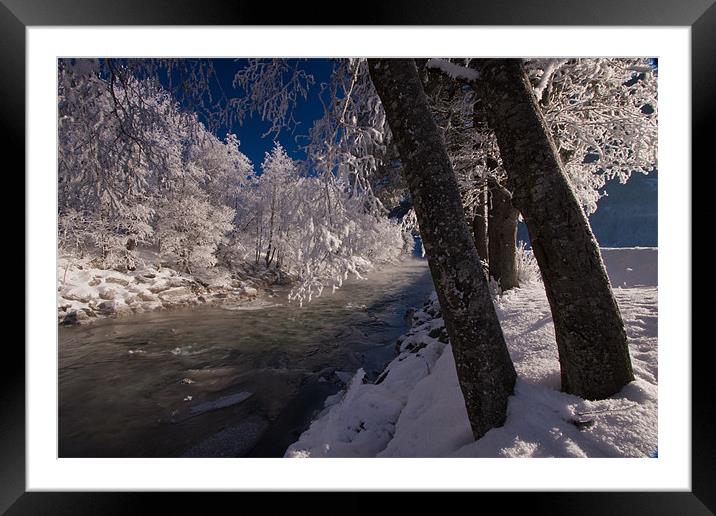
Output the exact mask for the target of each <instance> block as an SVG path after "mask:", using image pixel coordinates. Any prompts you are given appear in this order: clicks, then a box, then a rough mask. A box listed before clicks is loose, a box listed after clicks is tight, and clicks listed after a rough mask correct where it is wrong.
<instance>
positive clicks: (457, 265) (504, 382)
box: [368, 59, 516, 439]
mask: <svg viewBox="0 0 716 516" xmlns="http://www.w3.org/2000/svg"><path fill="white" fill-rule="evenodd" d="M368 64H369V70H370V75H371V78H372V80H373V84H374V85H375V88H376V90H377V92H378V95H379V96H380V98H381V101H382V103H383V107H384V108H385V111H386V115H387V119H388V123H389V125H390V128H391V131H392V133H393V137H394V139H395V142H396V145H397V148H398V151H399V153H400V158H401V161H402V164H403V175H404V177H405V180H406V182H407V184H408V188H409V189H410V194H411V197H412V200H413V204H414V207H415V214H416V215H417V218H418V224H419V226H420V234H421V237H422V241H423V245H424V246H425V250H426V253H427V256H428V263H429V265H430V272H431V274H432V277H433V282H434V284H435V290H436V291H437V295H438V300H439V301H440V306H441V309H442V315H443V319H444V320H445V327H446V329H447V332H448V336H449V338H450V343H451V345H452V351H453V355H454V357H455V365H456V367H457V376H458V380H459V383H460V388H461V390H462V393H463V396H464V398H465V407H466V409H467V414H468V418H469V420H470V425H471V426H472V431H473V434H474V436H475V438H476V439H479V438H480V437H482V436H483V435H484V434H485V433H486V432H487V431H488V430H490V429H491V428H494V427H497V426H501V425H502V424H504V422H505V418H506V411H507V399H508V397H509V396H510V395H511V394H512V393H513V390H514V384H515V379H516V375H515V369H514V366H513V364H512V360H511V359H510V355H509V353H508V351H507V346H506V344H505V339H504V336H503V334H502V328H501V327H500V323H499V321H498V319H497V314H496V313H495V307H494V305H493V303H492V298H491V297H490V292H489V289H488V285H487V278H486V277H485V275H484V273H483V271H482V268H481V266H480V261H479V257H478V254H477V250H476V249H475V243H474V241H473V239H472V235H471V233H470V230H469V227H468V225H467V222H466V220H465V213H464V211H463V207H462V200H461V198H460V191H459V189H458V184H457V179H456V178H455V174H454V173H453V170H452V167H451V165H450V160H449V159H448V155H447V152H446V150H445V146H444V144H443V143H442V140H441V138H440V133H439V130H438V127H437V126H436V124H435V121H434V120H433V118H432V115H431V113H430V109H429V106H428V102H427V99H426V97H425V93H424V91H423V87H422V84H421V82H420V79H419V77H418V72H417V69H416V66H415V62H414V61H413V60H412V59H369V60H368Z"/></svg>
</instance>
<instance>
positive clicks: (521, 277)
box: [516, 241, 541, 286]
mask: <svg viewBox="0 0 716 516" xmlns="http://www.w3.org/2000/svg"><path fill="white" fill-rule="evenodd" d="M516 262H517V283H518V284H519V285H520V286H524V285H529V284H530V283H534V282H535V281H541V277H540V272H539V266H538V265H537V260H536V259H535V257H534V253H533V252H532V250H531V249H527V248H526V245H525V243H524V242H522V241H520V242H519V243H518V244H517V253H516Z"/></svg>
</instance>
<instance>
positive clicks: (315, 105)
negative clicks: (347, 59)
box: [212, 59, 332, 170]
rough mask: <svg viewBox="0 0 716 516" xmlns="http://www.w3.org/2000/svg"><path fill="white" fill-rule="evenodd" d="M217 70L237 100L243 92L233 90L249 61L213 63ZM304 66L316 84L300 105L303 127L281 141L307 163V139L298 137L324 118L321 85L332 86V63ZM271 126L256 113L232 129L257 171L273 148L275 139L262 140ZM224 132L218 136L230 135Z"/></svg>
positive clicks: (283, 135) (304, 63) (297, 112)
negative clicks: (320, 97)
mask: <svg viewBox="0 0 716 516" xmlns="http://www.w3.org/2000/svg"><path fill="white" fill-rule="evenodd" d="M212 61H213V62H214V68H215V69H216V72H217V75H218V79H219V80H220V81H221V83H222V87H223V88H224V91H225V92H226V94H227V96H229V97H236V96H239V95H240V94H241V92H240V91H239V90H237V89H235V88H234V87H233V84H232V83H233V80H234V75H235V73H236V71H237V70H240V69H241V68H242V67H243V66H245V65H246V61H247V60H245V59H213V60H212ZM300 66H301V67H302V68H303V69H304V70H306V71H308V72H309V73H311V74H312V75H313V76H314V78H315V80H316V82H315V84H314V85H313V86H312V87H311V88H310V90H309V95H308V98H307V99H306V100H305V101H303V99H301V101H300V102H299V104H298V105H297V106H296V110H295V112H294V113H295V115H294V117H295V119H296V120H298V121H300V125H299V126H298V127H297V128H296V130H295V131H294V133H293V134H291V133H289V132H288V131H283V132H282V133H281V134H280V135H279V137H278V141H279V142H280V143H281V145H283V147H284V148H285V149H286V151H287V152H288V153H289V155H290V156H291V157H293V158H294V159H301V160H302V159H305V157H306V155H305V153H304V152H303V151H302V150H301V149H300V148H299V146H300V145H303V144H305V143H306V140H305V139H302V138H299V141H298V144H297V142H296V136H299V135H307V134H308V132H309V131H310V129H311V126H312V125H313V121H314V120H316V119H317V118H320V117H321V116H322V115H323V107H322V105H321V103H320V101H319V99H318V93H319V91H320V84H321V82H328V80H329V78H330V72H331V66H332V65H331V62H330V60H328V59H306V60H301V62H300ZM270 126H271V124H270V122H266V121H261V117H260V115H258V114H256V113H254V114H253V115H252V116H250V117H247V118H246V119H245V120H244V122H243V124H242V125H239V124H238V123H235V124H234V125H233V126H232V127H231V128H228V129H230V130H231V132H233V133H235V134H236V135H237V136H238V137H239V140H240V142H241V146H240V150H241V152H243V153H244V154H246V155H247V156H248V157H249V159H250V160H251V162H252V163H253V164H254V166H255V167H256V169H257V170H258V168H259V167H260V165H261V162H262V161H263V159H264V153H265V152H267V151H270V150H271V148H273V145H274V143H273V141H274V138H275V135H273V134H272V135H269V136H266V137H262V135H263V134H264V133H265V132H266V131H267V130H268V129H269V127H270ZM226 129H227V128H224V129H223V130H222V131H220V132H219V134H218V136H220V137H222V138H223V136H224V135H225V133H226Z"/></svg>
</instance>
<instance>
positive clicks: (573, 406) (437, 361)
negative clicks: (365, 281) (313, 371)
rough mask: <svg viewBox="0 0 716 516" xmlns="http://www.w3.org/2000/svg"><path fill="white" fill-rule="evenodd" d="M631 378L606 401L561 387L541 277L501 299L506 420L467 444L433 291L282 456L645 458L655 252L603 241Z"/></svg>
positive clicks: (652, 429) (649, 438)
mask: <svg viewBox="0 0 716 516" xmlns="http://www.w3.org/2000/svg"><path fill="white" fill-rule="evenodd" d="M602 252H603V256H604V261H605V264H606V265H607V267H608V270H609V275H610V278H611V281H612V284H613V285H614V293H615V296H616V298H617V301H618V303H619V307H620V310H621V313H622V317H623V319H624V322H625V324H626V328H627V334H628V336H629V348H630V352H631V358H632V364H633V368H634V373H635V376H636V380H635V381H634V382H632V383H630V384H629V385H627V386H626V387H625V388H624V389H622V390H621V391H620V392H619V393H618V394H616V395H614V396H612V397H611V398H609V399H607V400H602V401H586V400H583V399H581V398H578V397H576V396H572V395H569V394H565V393H562V392H560V391H559V388H560V375H559V362H558V359H557V350H556V344H555V341H554V328H553V324H552V319H551V314H550V310H549V305H548V302H547V299H546V296H545V294H544V290H543V287H542V284H541V283H538V282H536V283H534V284H531V285H528V286H526V287H523V288H520V289H515V290H512V291H509V292H507V293H506V294H504V295H502V296H500V297H498V299H497V300H496V308H497V313H498V316H499V318H500V320H501V322H502V327H503V331H504V333H505V338H506V340H507V344H508V347H509V350H510V354H511V356H512V360H513V361H514V363H515V368H516V370H517V373H518V380H517V384H516V387H515V395H514V396H512V397H511V398H510V402H509V407H508V416H507V421H506V423H505V425H504V426H503V427H501V428H496V429H493V430H491V431H490V432H488V433H487V434H486V435H485V437H483V438H482V439H480V440H478V441H474V440H473V437H472V433H471V430H470V426H469V423H468V419H467V414H466V412H465V408H464V402H463V398H462V394H461V392H460V389H459V386H458V380H457V375H456V372H455V363H454V360H453V356H452V351H451V348H450V344H449V343H448V339H447V335H446V332H445V329H444V324H443V320H442V319H441V317H440V311H439V305H438V303H437V300H436V298H435V296H434V295H433V297H432V298H431V300H430V301H429V302H427V303H426V304H425V305H424V306H423V307H422V309H420V310H418V311H417V312H416V313H415V314H414V315H413V322H412V328H411V329H410V330H409V331H408V332H407V333H406V334H405V335H403V336H402V337H401V338H400V339H399V340H398V356H397V357H396V358H395V359H394V360H393V361H392V362H390V364H389V365H388V366H387V367H386V368H385V370H384V372H383V373H382V374H381V375H380V376H379V377H378V378H377V379H376V381H375V382H374V383H364V382H365V381H366V380H365V379H364V378H365V375H364V373H363V371H362V370H359V371H358V373H357V374H356V375H355V376H354V377H353V379H352V380H351V381H350V383H349V385H348V387H347V389H346V390H345V391H341V392H340V393H338V394H337V395H335V396H332V397H330V398H329V399H327V400H326V404H325V409H324V410H323V411H322V412H321V413H320V414H319V415H318V417H317V418H316V419H315V420H314V421H313V423H312V424H311V427H310V428H309V429H308V430H307V431H305V432H304V433H303V434H302V435H301V436H300V438H299V439H298V441H297V442H295V443H294V444H292V445H291V446H290V447H289V448H288V450H287V451H286V456H287V457H416V456H418V457H645V456H650V455H651V454H652V453H653V452H654V451H655V449H656V447H657V380H658V366H657V320H658V311H657V298H658V295H657V294H658V287H657V284H658V282H657V263H656V260H657V250H656V248H632V249H603V250H602Z"/></svg>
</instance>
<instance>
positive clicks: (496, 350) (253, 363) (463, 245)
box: [57, 58, 658, 457]
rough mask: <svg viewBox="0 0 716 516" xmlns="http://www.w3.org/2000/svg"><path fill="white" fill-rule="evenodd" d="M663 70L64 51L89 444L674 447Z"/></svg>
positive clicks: (65, 171) (61, 245) (68, 412)
mask: <svg viewBox="0 0 716 516" xmlns="http://www.w3.org/2000/svg"><path fill="white" fill-rule="evenodd" d="M657 79H658V63H657V61H656V60H655V59H650V58H552V59H546V58H540V59H485V58H472V59H470V58H440V59H439V58H431V59H363V58H361V59H358V58H351V59H348V58H345V59H343V58H334V59H320V60H318V59H279V58H275V59H236V60H233V59H232V60H228V59H121V58H113V59H109V58H98V59H70V58H68V59H60V60H58V142H59V147H58V170H57V173H58V183H57V186H58V241H57V243H58V257H59V258H58V284H57V295H58V322H59V324H60V344H59V353H60V386H59V387H60V401H59V408H60V416H59V417H60V421H59V429H60V443H59V444H60V455H61V456H184V457H191V456H228V457H237V456H286V457H316V456H334V457H374V456H383V457H407V456H423V457H441V456H472V457H500V456H504V457H530V456H532V457H540V456H551V457H565V456H580V457H624V456H656V453H657V451H656V450H657V421H656V414H657V399H656V393H657V363H656V356H657V346H656V344H657V335H656V326H657V305H656V298H657V283H656V256H657V249H656V248H655V247H652V248H643V247H634V246H635V245H639V244H638V243H632V244H631V247H630V246H629V244H628V243H627V244H626V245H625V246H624V247H622V248H619V249H615V248H605V247H600V244H599V242H598V241H597V239H596V238H595V236H594V234H595V232H593V230H592V228H591V226H590V216H592V215H593V214H595V213H598V211H599V209H600V206H601V205H602V202H603V201H604V200H605V196H606V188H607V186H609V187H610V188H612V189H614V190H621V189H624V191H628V189H629V188H631V186H630V185H631V184H633V181H632V182H631V183H630V180H631V179H632V178H633V177H634V176H637V175H639V176H644V175H646V176H648V177H656V170H657V165H658V163H657V133H658V125H657V120H658V106H657ZM247 142H248V143H247ZM654 181H655V179H654ZM654 184H655V183H654ZM630 204H634V202H632V201H630ZM615 211H617V212H618V210H616V209H615ZM623 212H624V215H623V216H624V217H629V216H633V212H630V211H629V210H623ZM630 213H631V214H632V215H630ZM617 215H618V213H617ZM595 220H596V219H595ZM619 226H620V223H615V227H616V228H617V230H618V228H619ZM518 228H522V229H521V232H522V233H526V234H527V235H528V238H525V239H524V240H520V239H518ZM654 231H655V227H654ZM623 240H624V241H626V242H628V238H625V239H623ZM620 241H621V240H620ZM88 353H89V355H88ZM90 356H91V358H90ZM109 379H111V381H109Z"/></svg>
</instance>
